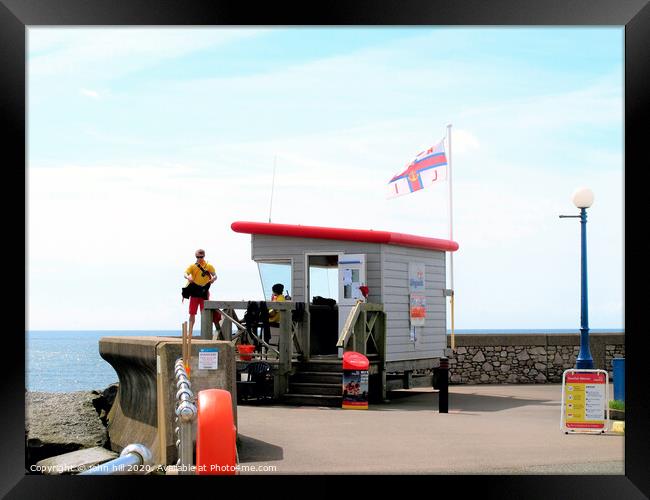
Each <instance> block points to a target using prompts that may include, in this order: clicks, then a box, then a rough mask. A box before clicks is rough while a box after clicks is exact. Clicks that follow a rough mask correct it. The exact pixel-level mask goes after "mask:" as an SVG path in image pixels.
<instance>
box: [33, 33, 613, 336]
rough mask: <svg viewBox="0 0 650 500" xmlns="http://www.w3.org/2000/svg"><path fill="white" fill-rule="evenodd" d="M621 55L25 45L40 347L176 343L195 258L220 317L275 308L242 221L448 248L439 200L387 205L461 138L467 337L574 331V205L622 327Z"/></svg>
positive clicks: (132, 38) (327, 41)
mask: <svg viewBox="0 0 650 500" xmlns="http://www.w3.org/2000/svg"><path fill="white" fill-rule="evenodd" d="M623 41H624V31H623V28H622V27H606V28H592V27H579V28H570V27H559V28H558V27H552V28H546V27H533V28H516V27H508V28H500V27H486V28H484V27H468V28H461V27H435V26H432V27H417V28H415V27H407V28H401V27H381V28H379V27H372V28H352V27H338V28H273V27H272V28H269V27H242V28H223V27H201V28H198V27H195V28H171V27H170V28H128V27H121V28H80V27H75V28H61V27H56V28H48V27H28V29H27V47H28V52H27V82H28V89H27V92H28V95H27V105H28V111H27V138H28V142H27V174H26V179H27V184H26V199H27V202H26V203H27V215H26V224H27V242H26V245H27V252H28V256H27V257H28V266H27V270H26V280H27V310H26V322H27V329H28V330H102V329H107V330H115V329H129V330H137V329H147V330H153V329H165V330H174V329H178V330H179V331H180V328H181V324H182V322H183V321H186V320H187V301H186V302H185V303H181V294H180V288H181V287H182V286H183V285H184V283H185V280H184V279H183V272H184V270H185V269H186V268H187V266H188V265H190V264H191V263H193V262H194V251H195V249H197V248H204V249H205V250H206V260H207V261H208V262H210V263H212V264H213V265H214V266H215V268H216V271H217V275H218V280H217V282H216V283H215V284H214V285H213V286H212V288H211V294H212V297H213V298H219V299H223V300H261V299H262V298H263V295H262V287H261V285H260V278H259V272H258V269H257V265H256V264H255V263H254V262H253V261H252V260H251V248H250V236H249V235H246V234H240V233H235V232H233V231H232V230H231V228H230V225H231V223H232V222H234V221H238V220H248V221H259V222H267V221H268V220H269V217H271V220H272V221H273V222H276V223H284V224H303V225H313V226H329V227H343V228H358V229H375V230H384V231H395V232H401V233H408V234H415V235H421V236H430V237H434V238H443V239H447V238H449V236H450V225H449V219H450V217H449V216H450V214H449V208H448V207H449V198H448V196H449V189H448V188H449V186H448V184H447V183H446V182H443V183H438V185H434V186H432V187H430V188H427V189H424V190H421V191H418V192H415V193H413V194H409V195H406V196H402V197H399V198H394V199H387V198H386V184H387V183H388V181H389V180H390V179H391V178H392V177H393V176H394V175H395V174H397V173H400V172H401V171H402V170H403V169H404V168H405V166H406V164H407V163H408V162H409V161H411V160H412V159H413V157H414V156H415V155H416V154H417V153H419V152H420V151H422V150H423V149H424V148H427V147H429V146H432V145H434V144H435V143H437V142H438V141H440V140H441V139H443V138H444V137H445V135H446V134H447V125H451V139H452V140H451V146H452V149H451V154H450V157H451V163H452V165H451V169H452V200H453V208H452V215H453V226H452V227H451V231H452V233H453V239H454V240H455V241H457V242H458V244H459V250H458V251H457V252H456V253H455V254H454V259H453V278H454V289H455V307H454V308H455V328H456V329H479V328H480V329H482V328H489V329H497V328H507V329H517V328H527V329H530V328H534V329H546V328H549V329H550V328H571V329H574V328H576V329H577V328H579V326H580V224H579V222H578V220H577V219H560V218H559V217H558V215H560V214H566V215H575V214H577V213H578V209H577V208H576V207H575V206H574V205H573V203H572V194H573V192H574V191H575V190H576V189H577V188H579V187H589V188H590V189H592V191H593V192H594V198H595V199H594V203H593V206H592V207H591V208H589V210H588V225H587V245H588V272H589V275H588V276H589V278H588V292H589V326H590V327H591V328H617V329H618V328H623V326H624V315H623V310H624V308H623V304H624V302H623V301H624V297H623V289H624V258H623V254H624V242H623V238H624V236H623V224H624V211H623V179H624V171H623V159H624V155H623V138H624V129H623V102H624V101H623V70H624V57H623V56H624V45H623ZM274 165H275V169H274ZM274 170H275V175H274ZM273 179H275V181H274V185H273V190H272V182H273ZM272 191H273V197H272V199H271V192H272ZM450 274H451V270H450V269H448V279H450ZM448 316H449V314H448Z"/></svg>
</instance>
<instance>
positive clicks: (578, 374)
mask: <svg viewBox="0 0 650 500" xmlns="http://www.w3.org/2000/svg"><path fill="white" fill-rule="evenodd" d="M607 389H608V379H607V372H605V371H604V370H566V371H565V372H564V374H563V376H562V422H563V429H564V430H571V431H579V430H586V431H603V430H605V423H606V404H607Z"/></svg>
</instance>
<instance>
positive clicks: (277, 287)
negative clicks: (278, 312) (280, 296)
mask: <svg viewBox="0 0 650 500" xmlns="http://www.w3.org/2000/svg"><path fill="white" fill-rule="evenodd" d="M271 290H272V291H273V293H282V292H283V291H284V285H283V284H282V283H276V284H275V285H273V287H272V288H271Z"/></svg>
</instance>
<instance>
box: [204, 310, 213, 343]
mask: <svg viewBox="0 0 650 500" xmlns="http://www.w3.org/2000/svg"><path fill="white" fill-rule="evenodd" d="M213 316H214V311H213V310H212V309H208V308H207V307H204V308H203V312H202V313H201V338H202V339H205V340H212V318H213Z"/></svg>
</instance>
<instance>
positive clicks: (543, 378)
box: [535, 373, 546, 382]
mask: <svg viewBox="0 0 650 500" xmlns="http://www.w3.org/2000/svg"><path fill="white" fill-rule="evenodd" d="M535 381H537V382H546V375H544V374H543V373H540V374H538V375H537V376H536V377H535Z"/></svg>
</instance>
